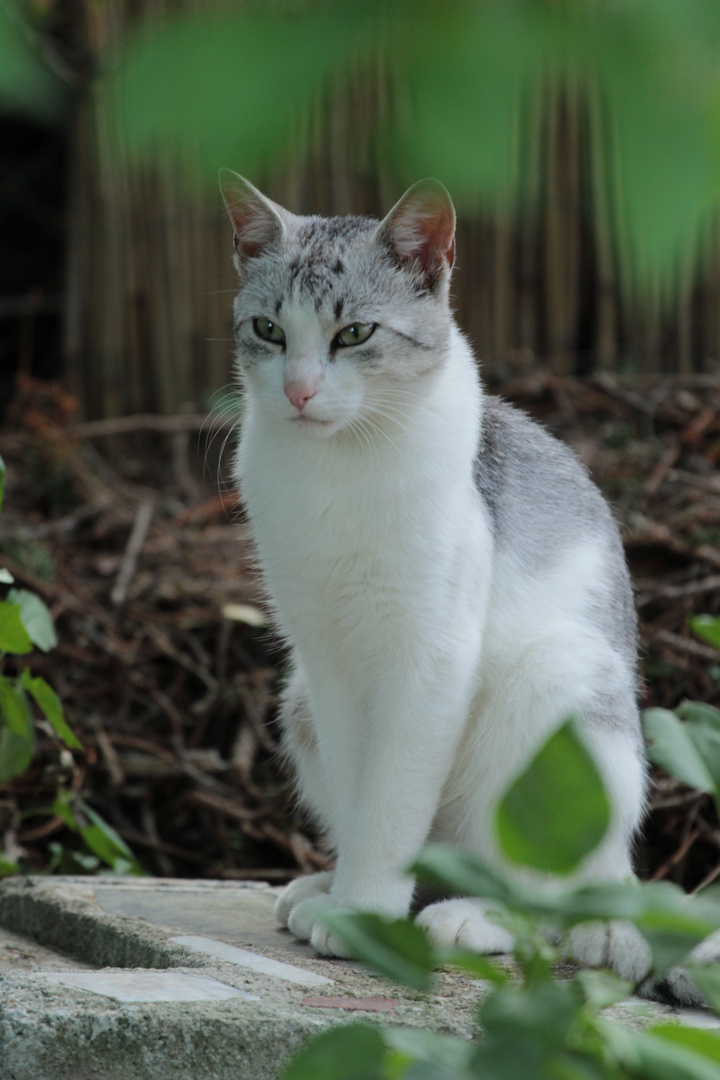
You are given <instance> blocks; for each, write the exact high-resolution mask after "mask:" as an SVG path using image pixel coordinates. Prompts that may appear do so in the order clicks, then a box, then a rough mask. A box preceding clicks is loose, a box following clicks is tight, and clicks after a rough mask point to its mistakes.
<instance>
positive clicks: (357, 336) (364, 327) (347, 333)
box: [333, 322, 375, 346]
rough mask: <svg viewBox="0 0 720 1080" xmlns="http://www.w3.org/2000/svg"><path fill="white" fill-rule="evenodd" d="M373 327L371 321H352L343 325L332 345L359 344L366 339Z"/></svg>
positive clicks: (373, 324)
mask: <svg viewBox="0 0 720 1080" xmlns="http://www.w3.org/2000/svg"><path fill="white" fill-rule="evenodd" d="M374 329H375V323H372V322H354V323H351V324H350V326H346V327H344V329H342V330H341V331H340V332H339V333H338V334H337V335H336V336H335V340H334V342H333V345H342V346H347V345H360V344H362V342H363V341H367V339H368V338H369V337H370V335H371V334H372V332H373V331H374Z"/></svg>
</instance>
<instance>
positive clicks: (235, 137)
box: [102, 3, 377, 186]
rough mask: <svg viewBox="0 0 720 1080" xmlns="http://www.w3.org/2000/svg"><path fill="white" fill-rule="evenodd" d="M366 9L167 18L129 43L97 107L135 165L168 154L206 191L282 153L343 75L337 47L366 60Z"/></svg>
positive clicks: (370, 45)
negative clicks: (307, 112) (114, 119)
mask: <svg viewBox="0 0 720 1080" xmlns="http://www.w3.org/2000/svg"><path fill="white" fill-rule="evenodd" d="M372 7H373V6H372V5H367V3H366V4H365V5H362V4H358V3H343V4H333V5H322V8H321V10H320V11H317V12H316V11H314V10H313V6H312V5H311V6H310V7H309V8H306V9H303V10H302V11H295V12H293V13H289V12H288V10H287V8H286V9H285V10H283V5H280V6H279V7H278V8H277V9H276V10H273V11H272V12H269V11H268V12H266V13H263V12H262V10H261V9H258V8H255V10H253V9H252V8H250V9H246V10H243V11H242V13H241V14H238V13H237V12H236V11H233V10H232V9H230V10H222V9H221V10H219V11H218V10H215V11H202V12H184V13H181V14H177V13H175V14H173V15H166V17H165V18H164V19H163V21H162V23H158V22H156V23H155V24H154V25H152V24H151V25H148V24H147V23H146V24H145V25H144V26H143V27H142V29H140V30H139V31H136V32H135V33H134V34H129V35H128V36H127V38H126V41H125V43H124V46H123V49H122V54H121V56H120V61H119V64H118V66H117V68H116V70H115V71H114V72H113V73H111V76H110V79H109V81H108V84H107V87H106V89H107V94H106V95H105V96H103V97H102V103H104V105H105V107H107V108H108V109H111V110H112V113H113V115H114V116H118V115H119V116H120V118H121V122H122V123H123V125H124V130H123V132H122V134H123V136H124V139H123V145H127V148H128V150H129V153H130V155H131V156H132V157H133V158H134V159H135V160H138V159H142V158H143V157H148V156H150V157H151V158H152V159H153V160H155V159H156V155H157V150H158V147H166V148H168V147H169V148H171V149H173V150H174V151H175V152H176V153H178V155H179V157H180V158H181V159H182V160H183V161H184V163H185V165H186V166H187V167H188V168H189V169H190V170H191V171H192V172H193V173H194V175H195V176H196V177H199V178H201V179H205V180H206V181H208V182H209V181H210V178H211V177H212V184H213V186H214V185H215V182H216V177H217V170H218V165H221V164H227V165H234V164H236V163H238V162H242V169H243V172H244V173H245V174H246V175H253V173H257V172H258V171H259V170H260V168H261V166H262V165H263V164H264V163H265V162H266V161H267V160H268V159H274V160H275V161H277V160H278V159H280V160H282V159H283V158H286V157H287V156H288V154H289V151H290V150H291V149H292V148H293V141H294V138H295V130H296V125H297V123H298V121H299V118H300V113H301V109H302V106H303V105H304V104H306V103H307V102H309V101H310V100H311V98H313V97H315V96H316V95H317V94H318V93H319V91H320V90H321V88H322V87H323V85H324V84H325V83H326V81H327V80H328V78H329V76H330V74H331V73H332V72H333V71H338V70H344V65H345V49H344V48H342V47H341V46H342V45H344V44H345V43H346V42H350V41H351V42H352V43H353V49H352V51H353V63H358V62H360V61H361V60H362V57H363V56H365V57H366V58H369V57H370V56H371V55H372V53H373V49H374V48H376V42H377V38H376V35H374V34H371V26H372V22H373V19H372V14H371V12H372ZM240 73H242V74H240ZM118 103H119V105H120V108H119V109H118ZM125 140H126V142H125Z"/></svg>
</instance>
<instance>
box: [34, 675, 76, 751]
mask: <svg viewBox="0 0 720 1080" xmlns="http://www.w3.org/2000/svg"><path fill="white" fill-rule="evenodd" d="M20 681H21V682H22V685H23V686H24V687H25V689H26V690H27V692H28V693H29V694H30V695H31V697H32V698H33V699H34V700H35V702H36V703H37V705H38V706H39V708H40V709H41V710H42V712H43V713H44V715H45V717H46V719H47V720H48V722H49V723H50V725H51V726H52V728H53V729H54V731H55V732H56V734H57V735H59V736H60V738H61V739H62V741H63V742H64V743H65V745H66V746H68V747H70V749H71V750H82V743H81V742H80V740H79V739H77V738H76V737H75V735H73V733H72V731H71V730H70V728H69V727H68V725H67V723H66V721H65V717H64V716H63V708H62V705H61V704H60V698H59V697H58V696H57V694H56V693H55V691H54V690H53V689H52V687H51V686H48V684H47V683H46V682H45V680H44V679H43V678H41V677H40V676H39V675H38V676H37V677H35V678H33V677H32V676H31V674H30V671H29V669H28V668H25V669H24V671H23V673H22V676H21V680H20Z"/></svg>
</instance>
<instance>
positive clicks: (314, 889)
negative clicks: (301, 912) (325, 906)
mask: <svg viewBox="0 0 720 1080" xmlns="http://www.w3.org/2000/svg"><path fill="white" fill-rule="evenodd" d="M333 877H334V875H333V873H332V872H331V871H324V872H323V873H321V874H307V875H306V876H305V877H299V878H295V880H294V881H291V882H290V884H289V885H288V886H287V887H286V888H284V889H283V891H282V892H281V893H280V896H279V897H278V898H277V901H276V903H275V918H276V919H277V921H278V922H279V923H280V925H281V926H287V927H288V929H290V915H291V913H292V911H293V908H296V907H297V906H298V904H301V903H302V901H303V900H309V899H310V898H311V897H317V896H322V895H323V894H324V893H328V892H330V886H331V885H332V883H333ZM292 932H293V933H294V934H295V937H300V938H301V939H302V940H304V941H306V940H307V939H308V938H309V937H310V934H309V933H308V934H306V935H305V936H304V937H303V935H302V934H297V933H295V931H294V930H293V931H292Z"/></svg>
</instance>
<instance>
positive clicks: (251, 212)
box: [221, 175, 283, 259]
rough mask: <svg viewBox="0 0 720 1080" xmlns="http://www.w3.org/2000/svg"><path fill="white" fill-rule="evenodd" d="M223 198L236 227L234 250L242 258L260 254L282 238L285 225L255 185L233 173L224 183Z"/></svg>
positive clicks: (250, 257)
mask: <svg viewBox="0 0 720 1080" xmlns="http://www.w3.org/2000/svg"><path fill="white" fill-rule="evenodd" d="M221 186H222V192H223V198H224V199H225V205H226V206H227V209H228V213H229V215H230V220H231V221H232V224H233V229H234V230H235V237H234V241H233V242H234V244H235V250H236V252H237V253H238V255H239V256H240V258H241V259H252V258H253V257H255V256H256V255H261V254H262V253H263V252H264V251H266V250H267V249H268V248H269V247H272V246H274V245H275V244H277V243H278V241H279V240H280V237H281V234H282V230H283V225H282V221H281V220H280V218H279V216H278V214H277V213H276V212H275V210H274V209H273V207H272V205H271V204H270V203H269V202H268V201H267V200H265V199H264V197H263V196H262V195H261V194H260V192H259V191H257V190H256V189H255V188H254V187H253V186H252V184H249V183H248V182H247V181H246V180H243V178H242V177H239V176H236V175H232V177H231V179H229V180H224V179H223V180H222V182H221Z"/></svg>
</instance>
